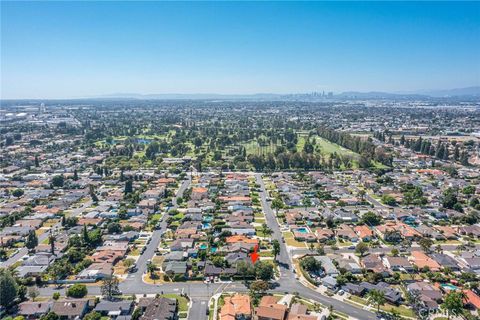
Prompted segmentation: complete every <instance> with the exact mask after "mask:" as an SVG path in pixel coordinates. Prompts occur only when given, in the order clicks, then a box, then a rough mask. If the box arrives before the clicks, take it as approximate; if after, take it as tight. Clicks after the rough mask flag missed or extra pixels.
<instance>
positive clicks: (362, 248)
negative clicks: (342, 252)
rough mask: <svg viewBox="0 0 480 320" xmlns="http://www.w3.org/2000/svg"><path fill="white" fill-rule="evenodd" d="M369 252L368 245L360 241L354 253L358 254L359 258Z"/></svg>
mask: <svg viewBox="0 0 480 320" xmlns="http://www.w3.org/2000/svg"><path fill="white" fill-rule="evenodd" d="M368 250H369V248H368V244H366V243H365V242H363V241H360V242H359V243H358V244H357V246H356V247H355V252H356V253H358V254H359V255H360V256H361V257H363V256H364V255H365V253H367V252H368Z"/></svg>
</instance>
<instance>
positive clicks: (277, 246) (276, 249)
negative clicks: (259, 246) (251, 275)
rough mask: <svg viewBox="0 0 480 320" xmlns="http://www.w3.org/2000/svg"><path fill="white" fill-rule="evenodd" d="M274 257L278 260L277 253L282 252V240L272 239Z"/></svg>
mask: <svg viewBox="0 0 480 320" xmlns="http://www.w3.org/2000/svg"><path fill="white" fill-rule="evenodd" d="M272 253H273V259H274V260H277V255H278V254H279V253H280V242H278V240H277V239H275V240H273V241H272Z"/></svg>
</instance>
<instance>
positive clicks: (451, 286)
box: [440, 283, 458, 290]
mask: <svg viewBox="0 0 480 320" xmlns="http://www.w3.org/2000/svg"><path fill="white" fill-rule="evenodd" d="M440 286H442V288H445V289H448V290H457V289H458V287H457V286H454V285H453V284H450V283H442V284H441V285H440Z"/></svg>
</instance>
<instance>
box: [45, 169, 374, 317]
mask: <svg viewBox="0 0 480 320" xmlns="http://www.w3.org/2000/svg"><path fill="white" fill-rule="evenodd" d="M256 179H257V183H258V184H259V185H260V186H261V190H262V191H261V192H260V193H259V194H260V197H261V204H262V207H263V209H264V211H265V215H266V222H267V224H268V226H269V227H270V228H271V229H272V231H273V234H272V238H273V239H277V240H279V242H280V244H281V250H280V254H279V256H278V257H277V261H278V262H279V263H280V264H281V265H283V266H284V267H281V269H280V279H279V280H278V287H276V288H275V289H273V290H271V291H270V292H273V293H293V292H298V293H299V294H300V295H301V296H304V297H305V298H308V299H312V300H315V301H318V302H319V303H321V304H323V305H325V306H327V307H328V306H330V305H332V306H333V308H334V309H335V310H337V311H339V312H343V313H345V314H348V315H351V316H352V317H354V318H358V319H362V320H363V319H375V315H374V314H373V313H371V312H369V311H366V310H363V309H359V308H356V307H354V306H352V305H350V304H347V303H344V302H342V301H339V300H336V299H333V298H331V297H328V296H323V295H321V294H320V293H319V292H317V291H315V290H313V289H310V288H308V287H305V286H304V285H302V284H301V283H300V282H299V281H298V280H297V279H295V274H294V273H293V272H292V267H291V259H290V257H289V254H288V251H287V248H286V246H285V244H284V243H283V242H282V234H281V231H280V229H279V226H278V223H277V221H276V218H275V214H274V212H273V210H272V209H271V207H270V205H269V204H268V202H267V200H266V196H267V195H266V191H265V185H264V183H263V181H262V179H261V175H260V174H257V175H256ZM190 182H191V180H190V179H189V180H187V181H185V182H184V183H182V186H181V187H180V188H179V190H178V192H177V195H176V197H180V196H181V195H182V194H183V192H184V190H186V189H187V188H188V186H189V185H190ZM175 203H176V202H175ZM165 229H166V222H165V221H162V224H161V227H160V230H156V231H155V232H154V233H153V236H152V240H151V241H150V243H149V245H148V246H147V249H146V250H145V251H144V253H143V254H142V256H141V257H140V258H139V261H138V262H137V267H138V271H137V272H136V273H134V274H132V275H129V276H128V278H127V279H126V280H125V281H123V282H122V283H121V284H120V290H121V291H122V293H123V294H125V295H130V294H135V295H136V296H137V297H141V296H142V295H143V294H156V293H176V294H180V293H182V292H184V293H185V294H187V295H188V296H189V297H190V298H191V299H192V307H191V309H190V313H189V319H192V320H204V319H206V318H207V315H206V308H207V307H208V300H209V299H210V297H211V296H213V295H214V294H215V293H219V292H222V291H224V290H225V291H232V292H248V288H246V287H245V286H244V285H243V284H242V283H240V282H234V283H230V284H228V285H227V284H224V283H223V284H219V283H213V284H209V285H206V284H205V283H203V282H183V283H162V284H157V285H152V284H146V283H144V282H142V275H143V273H144V271H145V270H146V261H148V259H150V258H151V257H153V254H154V251H155V248H157V246H158V243H159V241H160V238H161V234H162V232H163V231H164V230H165ZM54 292H60V294H62V295H65V288H55V287H43V288H40V294H41V295H42V296H52V294H53V293H54ZM88 293H89V294H90V295H101V292H100V287H99V286H97V285H92V286H88Z"/></svg>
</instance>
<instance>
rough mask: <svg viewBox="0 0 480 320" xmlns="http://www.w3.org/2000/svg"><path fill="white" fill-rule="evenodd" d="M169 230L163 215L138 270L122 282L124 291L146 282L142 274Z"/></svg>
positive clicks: (184, 185)
mask: <svg viewBox="0 0 480 320" xmlns="http://www.w3.org/2000/svg"><path fill="white" fill-rule="evenodd" d="M191 182H192V179H191V177H190V176H188V178H187V180H184V181H183V182H182V184H181V185H180V187H179V188H178V191H177V193H176V195H175V197H173V199H172V207H173V208H177V199H178V198H180V197H182V196H183V193H184V192H185V190H187V188H188V187H189V186H190V183H191ZM166 230H167V217H165V216H162V221H161V222H160V227H159V228H158V229H157V230H154V231H153V233H152V237H151V238H150V242H149V243H148V244H147V246H146V248H145V251H144V252H143V254H142V255H141V256H140V257H139V258H138V260H137V271H136V272H134V273H131V274H129V275H128V276H127V279H126V280H125V281H124V282H123V283H122V286H121V290H122V292H135V290H138V288H141V287H142V286H143V285H144V283H143V281H142V275H143V274H144V273H145V271H146V270H147V262H148V260H149V259H152V258H153V256H154V254H155V250H156V249H157V248H158V245H159V244H160V241H161V240H162V234H163V233H164V232H165V231H166Z"/></svg>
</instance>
